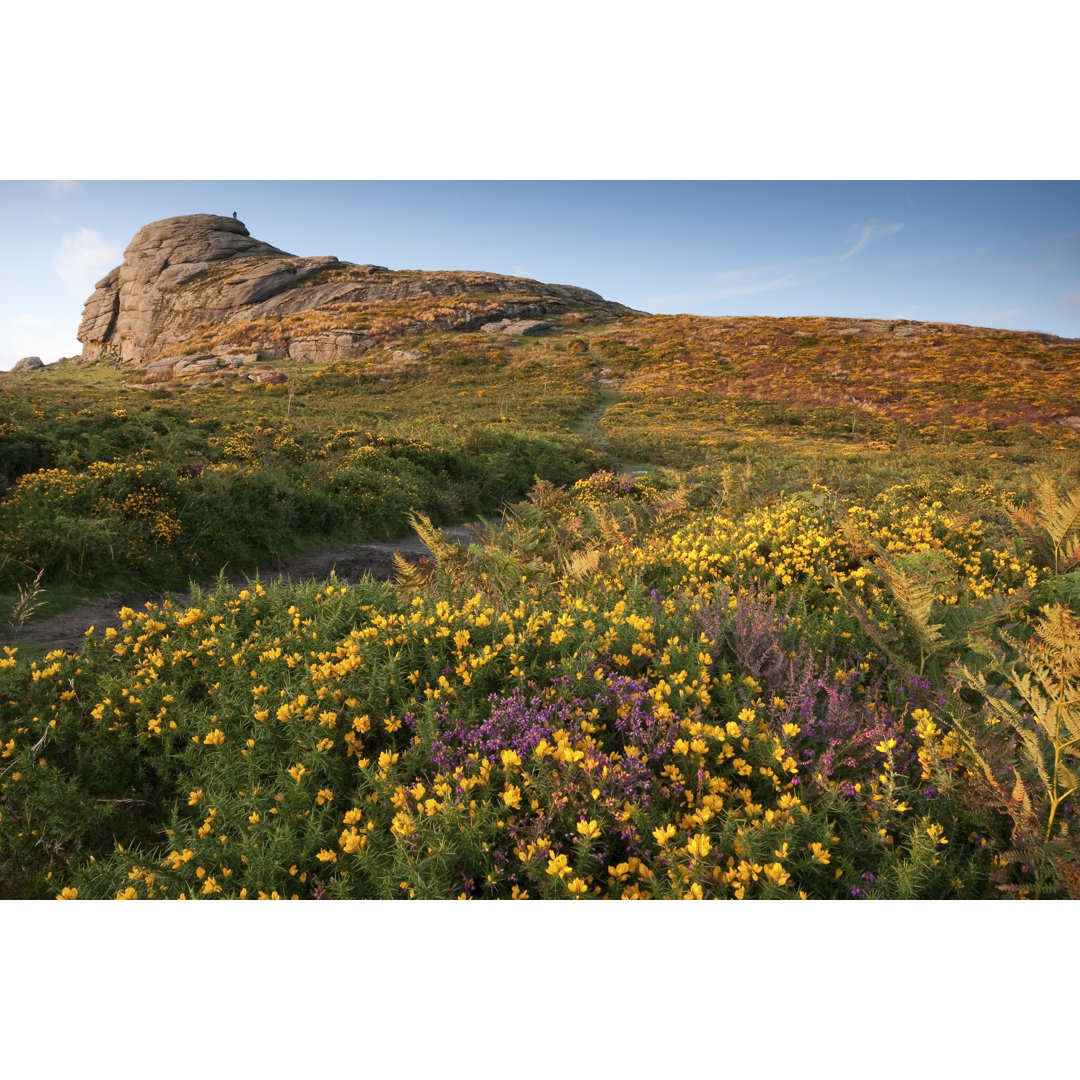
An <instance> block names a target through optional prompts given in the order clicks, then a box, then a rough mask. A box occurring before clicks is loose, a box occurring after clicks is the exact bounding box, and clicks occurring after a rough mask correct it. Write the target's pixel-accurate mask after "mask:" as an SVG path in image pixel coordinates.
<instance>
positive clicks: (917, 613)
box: [877, 559, 945, 654]
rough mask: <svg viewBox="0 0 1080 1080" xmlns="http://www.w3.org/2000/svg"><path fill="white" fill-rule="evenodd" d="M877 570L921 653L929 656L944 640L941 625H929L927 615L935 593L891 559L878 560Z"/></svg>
mask: <svg viewBox="0 0 1080 1080" xmlns="http://www.w3.org/2000/svg"><path fill="white" fill-rule="evenodd" d="M877 567H878V569H879V570H880V571H881V573H882V576H883V577H884V578H885V582H886V584H887V585H888V587H889V592H891V593H892V596H893V599H894V600H895V601H896V603H897V604H898V605H899V607H900V610H901V611H903V613H904V614H905V615H906V616H907V617H908V620H909V621H910V623H911V626H912V629H913V630H914V631H915V636H916V638H917V639H918V642H919V646H920V647H921V648H922V650H923V651H924V652H925V653H928V654H929V653H933V652H935V651H936V649H937V646H938V645H939V644H940V643H941V642H942V641H943V640H944V638H942V636H941V631H942V630H943V629H944V626H945V624H944V623H931V622H930V612H931V611H932V609H933V606H934V603H935V602H936V601H937V593H936V592H935V590H934V589H933V588H932V587H931V585H930V584H929V583H927V582H926V581H920V580H919V579H918V578H916V577H914V576H913V575H911V574H909V573H908V572H907V571H906V570H904V568H903V567H902V566H900V565H899V564H898V563H897V562H896V561H895V560H892V561H889V560H886V559H878V560H877Z"/></svg>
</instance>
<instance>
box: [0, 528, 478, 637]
mask: <svg viewBox="0 0 1080 1080" xmlns="http://www.w3.org/2000/svg"><path fill="white" fill-rule="evenodd" d="M441 531H442V534H443V536H445V537H446V538H447V539H448V540H452V541H453V542H454V543H456V544H466V543H468V542H469V541H470V540H471V539H472V536H473V533H472V527H471V526H469V525H457V526H454V527H453V528H448V529H442V530H441ZM395 552H397V553H400V554H401V555H402V556H404V557H405V558H406V559H408V560H409V561H410V562H417V561H419V560H420V559H421V558H423V557H425V556H428V555H430V554H431V552H430V551H429V550H428V548H427V546H426V545H425V544H424V542H423V541H422V540H421V539H420V537H418V536H417V535H416V534H415V533H410V534H409V535H408V536H403V537H401V538H400V539H398V540H375V541H370V542H368V543H365V544H354V545H353V546H351V547H343V548H330V549H327V550H325V551H315V552H309V553H307V554H305V555H293V556H291V557H290V558H287V559H283V560H281V561H280V562H278V563H276V564H273V565H269V566H259V567H253V568H252V569H250V570H248V571H246V572H244V573H235V574H227V575H226V580H227V581H228V582H229V584H231V585H236V586H243V585H244V584H245V583H246V582H248V581H251V580H253V579H254V578H255V577H256V575H258V578H259V580H260V581H262V582H263V583H264V584H270V582H272V581H310V580H311V579H314V580H316V581H322V580H324V579H326V578H328V577H329V576H330V574H331V573H336V574H337V576H338V578H339V579H340V580H341V581H346V582H351V581H357V580H359V579H360V578H362V577H363V576H364V575H365V574H367V575H370V576H371V577H373V578H377V579H379V580H380V581H388V580H389V579H390V578H392V577H393V576H394V554H395ZM215 587H216V581H211V582H207V583H205V584H204V585H203V588H204V589H206V590H208V591H212V590H213V589H214V588H215ZM166 595H168V596H169V597H170V598H171V599H172V601H173V603H174V604H178V605H186V604H187V603H188V602H189V600H190V598H191V593H190V592H171V593H168V594H165V593H154V594H148V593H145V592H141V593H140V592H113V593H108V594H107V595H105V596H102V597H100V598H99V599H97V600H89V601H87V602H86V603H84V604H79V605H78V607H73V608H71V610H70V611H64V612H61V613H60V614H59V615H50V616H48V617H46V618H43V619H33V620H31V621H30V622H28V623H26V625H25V626H23V627H22V629H20V630H19V631H18V632H17V633H15V632H13V631H12V628H11V627H10V626H9V625H7V624H4V625H3V626H2V627H0V645H20V646H28V645H29V646H35V647H42V646H44V647H46V648H50V649H67V650H69V651H74V650H76V649H78V648H79V645H80V643H81V641H82V639H83V636H84V634H85V631H86V630H87V628H88V627H91V626H93V627H94V628H95V629H96V630H98V631H99V632H100V631H101V630H104V629H105V627H107V626H115V627H117V628H119V626H120V620H119V619H118V618H117V614H116V613H117V612H118V611H119V610H120V608H122V607H129V608H132V609H134V610H136V611H141V610H144V609H145V606H146V604H147V603H148V602H152V603H160V602H161V601H162V600H163V599H164V598H165V596H166Z"/></svg>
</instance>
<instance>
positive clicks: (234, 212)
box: [232, 210, 236, 221]
mask: <svg viewBox="0 0 1080 1080" xmlns="http://www.w3.org/2000/svg"><path fill="white" fill-rule="evenodd" d="M232 219H233V221H235V220H236V211H235V210H234V211H233V212H232Z"/></svg>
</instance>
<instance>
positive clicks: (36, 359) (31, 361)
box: [11, 356, 45, 371]
mask: <svg viewBox="0 0 1080 1080" xmlns="http://www.w3.org/2000/svg"><path fill="white" fill-rule="evenodd" d="M44 366H45V365H44V364H43V363H42V362H41V357H40V356H24V357H23V358H22V359H21V360H16V361H15V366H14V367H13V368H12V369H11V370H12V371H37V369H38V368H43V367H44Z"/></svg>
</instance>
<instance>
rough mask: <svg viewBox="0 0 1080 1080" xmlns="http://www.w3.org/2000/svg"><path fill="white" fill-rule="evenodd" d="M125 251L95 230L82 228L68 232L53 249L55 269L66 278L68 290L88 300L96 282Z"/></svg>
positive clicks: (118, 260) (115, 263)
mask: <svg viewBox="0 0 1080 1080" xmlns="http://www.w3.org/2000/svg"><path fill="white" fill-rule="evenodd" d="M121 258H123V252H122V251H121V250H120V248H119V247H118V246H116V245H115V244H110V243H109V242H108V241H106V240H105V239H104V238H103V237H102V236H101V234H100V233H98V232H96V231H95V230H94V229H87V228H81V229H79V230H78V231H77V232H73V233H68V234H67V236H64V237H63V238H62V239H61V241H60V247H59V248H58V249H57V250H56V251H55V252H53V269H54V270H55V271H56V272H57V273H58V274H59V275H60V277H61V278H62V279H63V282H64V284H65V285H67V287H68V289H69V290H70V291H71V292H72V293H73V294H74V295H75V296H77V297H78V298H79V299H80V300H85V299H86V298H87V297H88V296H89V295H90V294H91V293H92V292H93V291H94V285H95V283H96V282H97V281H99V280H100V279H101V278H103V277H104V276H105V274H107V273H108V272H109V271H110V270H111V269H112V268H113V267H114V266H116V265H117V264H118V263H119V262H120V260H121Z"/></svg>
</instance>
